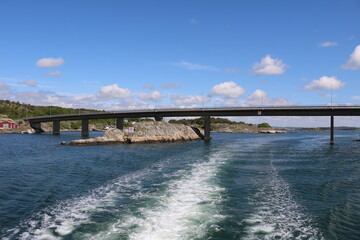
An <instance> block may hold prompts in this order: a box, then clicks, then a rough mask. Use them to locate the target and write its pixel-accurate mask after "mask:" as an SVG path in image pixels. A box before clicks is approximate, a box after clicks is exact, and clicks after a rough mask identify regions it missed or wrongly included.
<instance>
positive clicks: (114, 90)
mask: <svg viewBox="0 0 360 240" xmlns="http://www.w3.org/2000/svg"><path fill="white" fill-rule="evenodd" d="M130 95H131V91H130V90H129V89H127V88H120V87H119V85H117V84H116V83H115V84H112V85H108V86H104V87H101V88H100V91H99V93H98V94H97V95H96V96H97V97H98V99H102V100H109V99H121V98H127V97H129V96H130Z"/></svg>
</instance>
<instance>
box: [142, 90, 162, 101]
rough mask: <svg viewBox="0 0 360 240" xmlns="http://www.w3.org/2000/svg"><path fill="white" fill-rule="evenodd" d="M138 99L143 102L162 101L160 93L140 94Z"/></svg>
mask: <svg viewBox="0 0 360 240" xmlns="http://www.w3.org/2000/svg"><path fill="white" fill-rule="evenodd" d="M137 97H138V98H139V99H141V100H143V101H145V102H146V101H160V100H161V99H162V96H161V93H160V92H159V91H153V92H152V93H138V94H137Z"/></svg>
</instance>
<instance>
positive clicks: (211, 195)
mask: <svg viewBox="0 0 360 240" xmlns="http://www.w3.org/2000/svg"><path fill="white" fill-rule="evenodd" d="M78 137H79V133H64V134H62V135H61V136H52V135H50V134H43V135H0V142H1V145H0V152H1V155H0V238H1V239H360V224H359V223H360V155H359V154H360V142H353V141H352V140H353V139H358V138H359V132H356V131H337V132H336V136H335V140H336V144H335V145H334V146H330V145H329V144H328V142H329V133H328V132H321V133H311V132H310V133H309V132H308V133H305V132H300V133H294V134H282V135H271V134H269V135H267V134H225V133H218V134H216V133H214V134H213V140H212V141H211V142H210V143H206V142H203V141H193V142H186V143H169V144H133V145H113V146H90V147H72V146H61V145H59V143H60V142H61V141H67V142H69V141H70V140H72V139H76V138H78Z"/></svg>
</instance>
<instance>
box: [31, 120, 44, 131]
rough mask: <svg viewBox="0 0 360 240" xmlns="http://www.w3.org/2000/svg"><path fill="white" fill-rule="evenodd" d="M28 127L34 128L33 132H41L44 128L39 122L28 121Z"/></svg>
mask: <svg viewBox="0 0 360 240" xmlns="http://www.w3.org/2000/svg"><path fill="white" fill-rule="evenodd" d="M30 127H32V128H33V129H34V130H35V133H42V132H44V130H42V128H41V122H30Z"/></svg>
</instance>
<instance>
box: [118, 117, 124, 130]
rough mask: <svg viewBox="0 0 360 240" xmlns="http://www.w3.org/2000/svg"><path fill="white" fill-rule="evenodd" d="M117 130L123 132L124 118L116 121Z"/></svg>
mask: <svg viewBox="0 0 360 240" xmlns="http://www.w3.org/2000/svg"><path fill="white" fill-rule="evenodd" d="M116 128H117V129H120V130H123V129H124V118H117V119H116Z"/></svg>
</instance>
